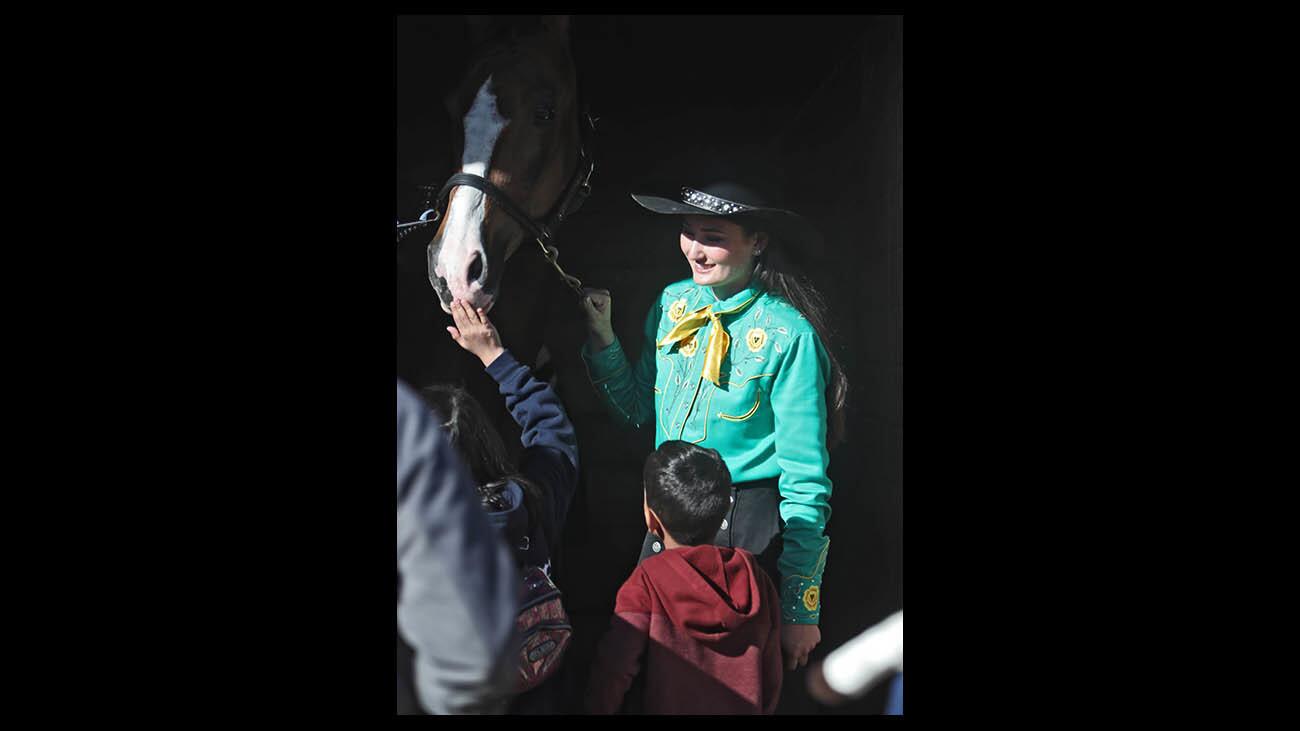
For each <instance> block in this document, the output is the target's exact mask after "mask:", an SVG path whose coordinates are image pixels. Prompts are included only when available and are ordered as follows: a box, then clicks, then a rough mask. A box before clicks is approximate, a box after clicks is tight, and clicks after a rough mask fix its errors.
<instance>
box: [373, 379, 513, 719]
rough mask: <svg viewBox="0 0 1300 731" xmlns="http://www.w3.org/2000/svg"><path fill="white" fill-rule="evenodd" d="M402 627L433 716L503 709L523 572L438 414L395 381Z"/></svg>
mask: <svg viewBox="0 0 1300 731" xmlns="http://www.w3.org/2000/svg"><path fill="white" fill-rule="evenodd" d="M397 569H398V573H399V574H400V575H401V580H402V582H401V594H400V596H399V597H398V599H397V627H398V630H399V631H400V632H401V633H402V636H403V637H404V638H405V639H406V641H407V642H408V643H410V645H411V647H412V648H413V649H414V650H415V688H416V692H417V694H418V695H419V698H420V702H421V704H422V705H423V706H424V707H425V708H426V709H427V710H429V711H431V712H433V713H476V712H488V711H494V710H495V711H499V710H503V701H504V699H505V698H506V697H507V694H508V693H510V692H511V691H513V690H514V687H513V683H514V673H515V666H514V663H513V662H512V661H513V659H514V655H513V652H512V650H514V649H515V648H516V647H517V645H516V644H515V642H514V640H513V639H512V638H513V637H514V626H515V617H516V616H517V615H518V612H519V596H518V591H519V583H520V579H519V574H518V572H517V570H516V569H515V563H514V557H513V555H512V554H511V552H510V550H509V549H508V548H507V547H506V545H505V543H504V542H503V541H502V540H501V535H500V532H499V531H497V530H496V529H494V528H493V527H492V526H491V524H490V523H488V518H487V514H486V513H485V512H484V511H483V508H482V506H481V505H480V503H479V499H478V495H477V492H476V491H475V489H474V485H473V483H472V482H471V480H470V478H469V476H468V474H467V473H466V471H465V469H464V467H463V466H462V465H461V464H460V459H459V457H458V456H457V455H456V454H455V451H454V450H453V449H452V447H451V445H450V444H449V443H448V441H447V439H446V437H445V436H444V435H443V434H442V430H441V429H439V428H438V425H437V423H435V421H434V418H433V415H432V414H431V413H430V412H429V410H428V409H427V408H425V406H424V404H423V403H422V402H421V401H420V400H419V397H417V396H416V395H415V394H414V392H412V391H411V390H410V389H409V388H407V387H406V386H405V385H403V384H402V383H401V382H398V384H397Z"/></svg>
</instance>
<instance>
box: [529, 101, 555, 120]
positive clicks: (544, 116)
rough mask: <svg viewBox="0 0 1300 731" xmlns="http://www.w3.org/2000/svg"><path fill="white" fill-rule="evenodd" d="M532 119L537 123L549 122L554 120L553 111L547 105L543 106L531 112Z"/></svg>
mask: <svg viewBox="0 0 1300 731" xmlns="http://www.w3.org/2000/svg"><path fill="white" fill-rule="evenodd" d="M533 119H534V120H536V121H538V122H549V121H551V120H552V119H555V109H553V108H552V107H550V106H549V105H546V104H543V105H541V106H540V107H538V108H537V111H535V112H533Z"/></svg>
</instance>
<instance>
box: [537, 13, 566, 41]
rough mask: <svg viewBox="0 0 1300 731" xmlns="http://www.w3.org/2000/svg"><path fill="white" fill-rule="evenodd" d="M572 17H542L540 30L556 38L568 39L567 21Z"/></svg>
mask: <svg viewBox="0 0 1300 731" xmlns="http://www.w3.org/2000/svg"><path fill="white" fill-rule="evenodd" d="M572 18H573V16H572V15H543V16H542V28H544V29H545V30H546V31H547V32H548V33H554V34H555V35H557V36H560V37H563V38H568V37H569V21H570V20H571V19H572Z"/></svg>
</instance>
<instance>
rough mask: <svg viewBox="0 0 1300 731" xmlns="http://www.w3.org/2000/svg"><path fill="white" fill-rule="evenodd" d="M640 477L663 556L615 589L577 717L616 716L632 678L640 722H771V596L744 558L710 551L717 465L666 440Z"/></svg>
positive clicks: (724, 504) (708, 455) (774, 687)
mask: <svg viewBox="0 0 1300 731" xmlns="http://www.w3.org/2000/svg"><path fill="white" fill-rule="evenodd" d="M643 478H644V483H645V500H644V509H645V519H646V527H647V528H649V529H650V532H651V533H654V534H655V536H657V537H658V538H659V540H660V541H662V542H663V548H664V549H665V550H663V551H661V552H660V553H658V554H656V555H654V556H651V557H650V558H647V559H646V560H644V561H642V562H641V564H640V565H639V566H637V567H636V570H634V571H633V572H632V575H631V576H630V577H629V578H628V580H627V581H626V582H624V583H623V588H621V589H619V592H618V598H617V600H616V602H615V605H614V619H613V622H612V626H611V627H610V629H609V631H608V632H607V633H606V634H605V636H604V637H603V638H602V639H601V641H600V646H599V647H598V649H597V651H596V662H595V666H594V667H593V668H592V673H591V681H590V683H589V684H588V690H587V711H588V712H590V713H614V712H615V711H618V710H619V709H620V707H622V706H623V701H624V696H625V695H626V694H627V693H628V689H629V687H631V686H632V684H633V681H634V680H639V681H641V682H639V683H638V686H640V687H641V689H642V690H641V698H638V699H636V700H635V701H634V707H635V709H636V710H639V711H643V712H645V713H683V714H719V713H725V714H742V713H750V714H753V713H766V714H770V713H772V712H773V711H774V710H775V709H776V702H777V699H778V698H779V697H780V694H781V678H782V665H781V635H780V632H781V607H780V601H781V595H780V593H779V592H778V591H777V589H776V585H775V584H773V583H772V580H771V579H770V578H768V576H767V574H766V573H765V572H764V571H763V569H761V568H760V567H759V566H758V563H757V562H756V561H755V560H754V556H753V555H752V554H750V553H749V552H748V551H745V550H743V549H739V548H736V549H732V548H726V547H724V546H715V545H712V544H711V543H710V539H712V538H713V536H714V535H716V534H717V532H718V529H719V526H720V525H721V524H722V519H723V516H724V515H726V512H727V510H728V508H729V507H730V502H731V473H730V471H729V470H728V469H727V465H726V464H725V463H724V462H723V461H722V457H721V456H720V455H719V454H718V452H717V451H716V450H713V449H704V448H701V447H697V446H695V445H693V444H688V443H686V442H682V441H668V442H664V443H663V444H662V445H661V446H660V447H659V449H657V450H655V452H654V453H653V454H651V455H650V457H649V458H647V459H646V464H645V470H644V472H643ZM638 676H640V677H639V678H638ZM629 700H632V699H629Z"/></svg>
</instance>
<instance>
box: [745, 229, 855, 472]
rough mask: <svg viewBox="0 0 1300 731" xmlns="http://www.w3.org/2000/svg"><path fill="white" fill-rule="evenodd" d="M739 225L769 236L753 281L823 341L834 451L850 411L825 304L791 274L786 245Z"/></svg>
mask: <svg viewBox="0 0 1300 731" xmlns="http://www.w3.org/2000/svg"><path fill="white" fill-rule="evenodd" d="M736 223H739V224H740V225H741V228H742V229H744V231H745V235H746V236H752V235H754V234H755V233H759V232H763V233H766V234H767V238H768V243H767V248H766V249H764V251H763V253H762V255H761V256H759V257H757V262H756V264H755V266H754V279H756V280H758V281H759V282H760V283H761V284H762V285H763V287H764V288H765V289H766V290H767V291H768V292H771V293H773V294H776V295H780V296H781V297H782V298H784V299H785V301H787V302H789V303H790V304H792V305H794V307H795V309H797V310H799V313H800V314H802V315H803V316H804V318H805V319H807V320H808V322H810V323H812V326H813V329H814V330H816V331H817V337H818V338H820V339H821V341H822V346H823V347H825V348H826V354H827V356H829V357H830V361H831V379H830V382H829V383H827V384H826V422H827V424H826V426H827V428H826V448H827V449H834V448H835V447H836V446H838V445H840V444H842V443H843V442H844V441H845V439H846V437H847V434H846V426H845V412H846V411H847V410H848V400H849V380H848V378H846V377H845V375H844V369H843V368H841V367H840V360H839V358H837V357H835V349H834V348H833V347H831V345H832V343H831V338H830V335H831V331H830V328H829V327H827V319H826V300H825V298H824V297H822V294H821V292H818V291H817V288H816V287H814V286H813V284H812V282H811V281H809V280H808V279H807V278H806V277H803V276H799V275H797V274H794V273H793V272H792V271H791V270H792V269H793V268H794V267H793V262H792V261H791V258H790V256H789V253H788V252H787V251H786V250H785V243H784V242H782V241H781V240H780V239H779V237H778V235H777V234H774V233H773V232H771V231H769V230H767V229H765V228H764V226H763V223H762V221H761V220H752V219H751V220H743V219H739V220H736Z"/></svg>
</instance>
